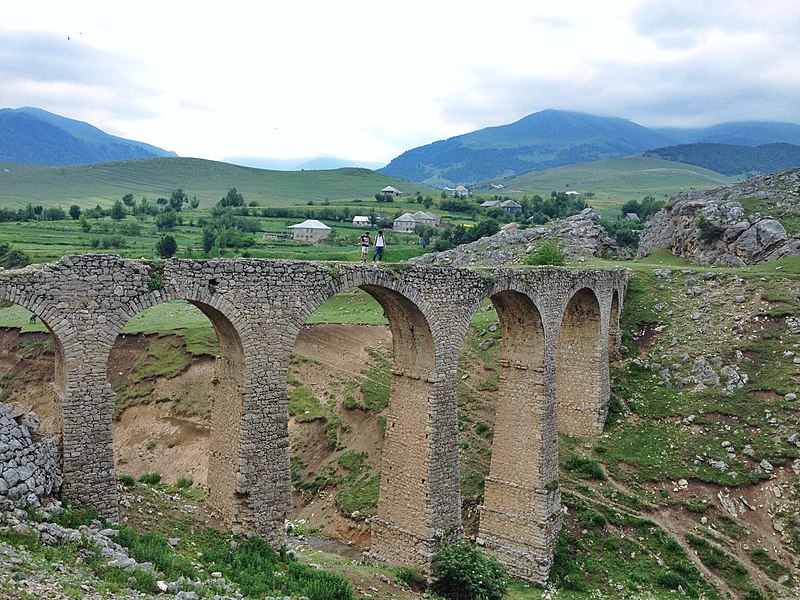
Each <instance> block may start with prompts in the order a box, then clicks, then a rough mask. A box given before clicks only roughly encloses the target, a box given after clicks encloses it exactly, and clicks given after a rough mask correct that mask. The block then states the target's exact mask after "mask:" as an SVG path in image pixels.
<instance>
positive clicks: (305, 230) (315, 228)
mask: <svg viewBox="0 0 800 600" xmlns="http://www.w3.org/2000/svg"><path fill="white" fill-rule="evenodd" d="M289 229H291V230H292V234H293V239H294V240H297V241H300V242H311V243H312V244H316V243H317V242H319V241H321V240H324V239H325V238H326V237H328V236H329V235H330V233H331V228H330V227H328V226H327V225H325V223H321V222H320V221H317V220H316V219H307V220H305V221H303V222H302V223H298V224H297V225H289Z"/></svg>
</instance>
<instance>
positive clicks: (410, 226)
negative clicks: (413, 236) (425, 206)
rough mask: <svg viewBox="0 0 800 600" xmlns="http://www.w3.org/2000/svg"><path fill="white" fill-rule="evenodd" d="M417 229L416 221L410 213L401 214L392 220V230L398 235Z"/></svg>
mask: <svg viewBox="0 0 800 600" xmlns="http://www.w3.org/2000/svg"><path fill="white" fill-rule="evenodd" d="M416 228H417V220H416V219H415V218H414V215H412V214H411V213H403V214H402V215H400V216H399V217H397V218H396V219H395V220H394V223H393V224H392V229H393V230H394V231H397V232H399V233H411V232H412V231H414V230H415V229H416Z"/></svg>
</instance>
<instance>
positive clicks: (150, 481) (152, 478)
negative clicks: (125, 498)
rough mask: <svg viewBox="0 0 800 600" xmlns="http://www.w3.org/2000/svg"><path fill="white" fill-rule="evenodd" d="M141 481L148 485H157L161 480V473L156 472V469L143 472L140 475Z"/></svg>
mask: <svg viewBox="0 0 800 600" xmlns="http://www.w3.org/2000/svg"><path fill="white" fill-rule="evenodd" d="M139 481H141V482H142V483H146V484H147V485H155V484H157V483H158V482H160V481H161V473H156V472H155V471H152V472H150V473H143V474H142V475H141V477H139Z"/></svg>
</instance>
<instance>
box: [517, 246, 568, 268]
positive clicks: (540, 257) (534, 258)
mask: <svg viewBox="0 0 800 600" xmlns="http://www.w3.org/2000/svg"><path fill="white" fill-rule="evenodd" d="M566 262H567V255H566V254H565V253H564V251H563V250H562V249H561V244H560V243H559V242H558V241H557V240H544V241H542V242H539V244H538V245H537V246H536V249H535V250H534V251H533V252H531V253H530V254H529V255H528V257H527V258H526V259H525V264H526V265H538V266H541V265H552V266H556V267H559V266H561V265H564V264H565V263H566Z"/></svg>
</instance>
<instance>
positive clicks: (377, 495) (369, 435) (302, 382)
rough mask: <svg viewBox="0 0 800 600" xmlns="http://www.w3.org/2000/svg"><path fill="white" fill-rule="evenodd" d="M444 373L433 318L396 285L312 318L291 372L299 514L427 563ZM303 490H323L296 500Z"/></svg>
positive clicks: (350, 295)
mask: <svg viewBox="0 0 800 600" xmlns="http://www.w3.org/2000/svg"><path fill="white" fill-rule="evenodd" d="M342 306H347V307H348V309H347V311H348V312H345V311H344V310H339V308H337V307H342ZM342 321H347V322H346V323H342ZM434 373H435V351H434V342H433V336H432V334H431V330H430V327H429V325H428V322H427V320H426V318H425V316H424V315H423V313H422V311H421V310H420V308H418V307H417V306H416V305H415V304H414V303H413V302H412V300H410V299H409V298H407V297H405V296H404V295H402V294H400V293H398V292H396V291H394V290H391V289H389V288H386V287H383V286H380V285H372V284H364V285H361V286H359V287H358V289H355V288H353V289H350V290H346V291H343V292H340V293H339V294H337V295H336V296H333V297H332V298H330V299H329V300H328V301H327V302H325V303H323V304H321V305H320V306H319V307H318V308H317V310H316V311H315V312H314V313H312V314H311V315H310V316H309V317H308V319H307V321H306V323H305V325H304V326H303V327H302V329H301V331H300V334H299V335H298V338H297V340H296V342H295V346H294V353H293V357H292V360H291V364H290V366H289V370H288V374H287V379H288V381H287V384H288V385H287V392H288V395H289V401H290V403H289V406H290V410H289V412H290V417H291V420H290V425H289V431H290V446H291V463H292V477H293V482H294V490H295V492H296V493H295V509H294V513H293V514H294V515H295V516H296V517H300V516H303V517H306V518H310V514H311V513H312V512H313V514H314V518H313V519H312V521H315V523H314V524H316V525H322V526H325V527H327V528H329V529H333V533H334V535H337V537H339V538H344V539H346V540H347V541H351V542H355V543H358V544H360V545H361V546H371V548H372V550H373V551H374V552H376V553H378V554H380V555H383V556H385V557H387V558H389V559H390V560H392V561H397V562H402V563H405V564H408V565H416V566H417V567H422V566H423V564H422V562H423V561H422V559H423V557H424V553H423V552H420V548H419V546H420V544H424V543H425V542H426V541H428V540H429V538H430V537H431V534H430V528H431V516H430V507H429V504H430V497H431V495H434V494H435V492H432V491H431V478H430V475H429V473H430V471H431V469H432V464H431V462H432V461H431V458H430V457H431V451H430V446H431V444H432V437H433V434H432V432H431V430H430V427H429V424H430V419H431V417H430V413H431V409H430V407H429V404H430V402H431V393H432V389H433V375H434ZM303 430H304V431H303ZM304 490H305V491H307V492H310V493H311V494H314V496H313V498H312V497H311V495H310V494H306V498H305V501H304V502H303V503H300V504H298V502H297V500H298V494H297V492H302V491H304ZM323 490H324V491H323ZM456 493H457V490H456ZM310 501H313V503H314V504H313V506H312V505H311V504H310ZM369 517H372V518H371V519H370V522H371V525H368V524H367V523H365V522H364V521H365V520H366V519H367V518H369Z"/></svg>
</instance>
